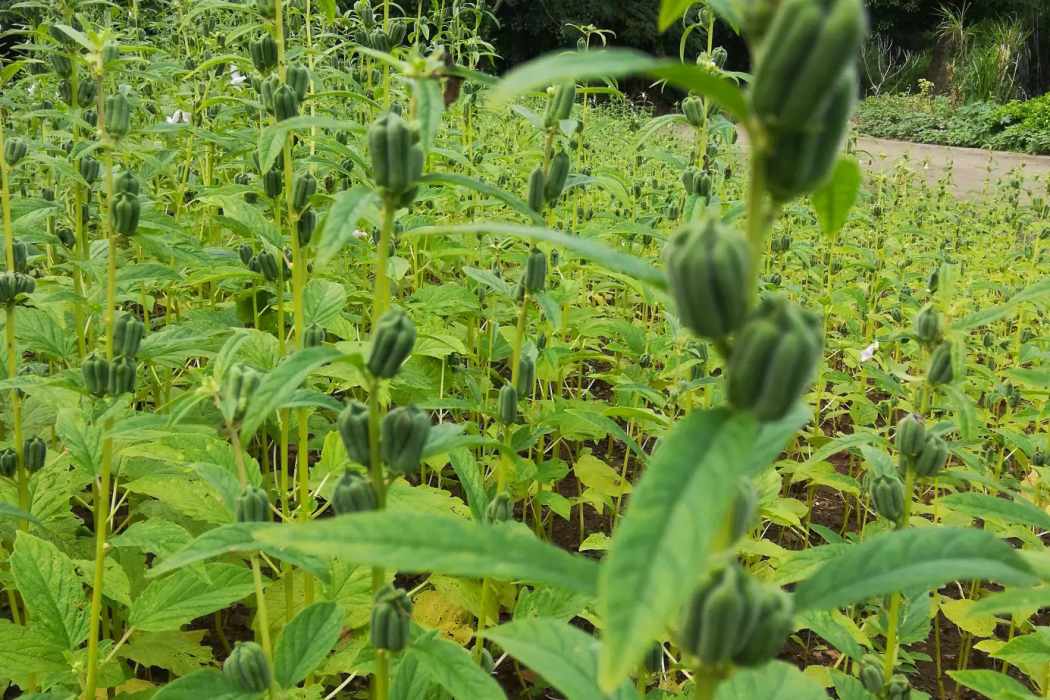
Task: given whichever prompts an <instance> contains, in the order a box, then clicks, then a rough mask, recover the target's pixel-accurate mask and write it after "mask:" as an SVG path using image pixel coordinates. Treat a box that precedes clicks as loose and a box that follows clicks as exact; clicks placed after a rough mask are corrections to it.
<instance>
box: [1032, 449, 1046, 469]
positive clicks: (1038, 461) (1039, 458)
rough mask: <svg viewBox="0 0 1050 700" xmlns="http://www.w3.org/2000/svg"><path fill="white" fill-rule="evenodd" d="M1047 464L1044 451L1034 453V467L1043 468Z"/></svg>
mask: <svg viewBox="0 0 1050 700" xmlns="http://www.w3.org/2000/svg"><path fill="white" fill-rule="evenodd" d="M1044 464H1046V453H1045V452H1043V451H1042V450H1036V451H1035V452H1033V453H1032V466H1033V467H1041V466H1043V465H1044Z"/></svg>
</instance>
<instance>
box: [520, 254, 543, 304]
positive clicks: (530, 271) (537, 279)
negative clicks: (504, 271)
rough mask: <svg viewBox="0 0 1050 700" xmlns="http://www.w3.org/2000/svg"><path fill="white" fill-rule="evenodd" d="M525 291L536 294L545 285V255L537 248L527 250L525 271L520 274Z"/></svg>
mask: <svg viewBox="0 0 1050 700" xmlns="http://www.w3.org/2000/svg"><path fill="white" fill-rule="evenodd" d="M522 282H523V284H524V286H525V291H526V292H528V293H529V294H538V293H540V292H542V291H543V290H544V288H546V286H547V256H546V255H544V254H543V251H542V250H540V249H539V248H533V249H532V250H530V251H529V257H528V258H527V259H526V260H525V272H524V274H523V275H522Z"/></svg>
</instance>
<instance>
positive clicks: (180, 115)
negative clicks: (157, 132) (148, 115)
mask: <svg viewBox="0 0 1050 700" xmlns="http://www.w3.org/2000/svg"><path fill="white" fill-rule="evenodd" d="M164 121H166V122H168V123H169V124H178V123H179V122H183V123H184V124H188V123H189V121H190V115H189V114H187V113H186V112H183V111H182V110H178V109H176V110H175V111H174V112H172V114H171V116H170V117H168V118H167V119H165V120H164Z"/></svg>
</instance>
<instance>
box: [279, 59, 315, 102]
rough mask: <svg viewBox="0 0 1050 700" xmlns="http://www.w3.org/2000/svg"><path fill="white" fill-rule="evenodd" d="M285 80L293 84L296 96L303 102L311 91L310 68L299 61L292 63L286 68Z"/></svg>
mask: <svg viewBox="0 0 1050 700" xmlns="http://www.w3.org/2000/svg"><path fill="white" fill-rule="evenodd" d="M284 82H286V83H288V84H289V85H291V86H292V89H293V90H295V96H296V98H297V99H298V100H299V101H300V102H302V101H303V100H305V99H306V95H307V93H309V92H310V69H309V68H307V67H306V66H304V65H301V64H298V63H290V64H288V67H287V68H285V72H284Z"/></svg>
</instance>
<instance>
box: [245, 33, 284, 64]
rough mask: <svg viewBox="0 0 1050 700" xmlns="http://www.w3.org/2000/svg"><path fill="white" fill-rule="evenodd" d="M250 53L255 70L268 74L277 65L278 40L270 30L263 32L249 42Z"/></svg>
mask: <svg viewBox="0 0 1050 700" xmlns="http://www.w3.org/2000/svg"><path fill="white" fill-rule="evenodd" d="M248 55H249V56H250V57H251V59H252V65H254V66H255V70H257V71H259V73H260V74H261V75H266V74H268V73H269V72H270V71H272V70H273V69H274V68H276V67H277V41H276V40H275V39H274V38H273V36H272V35H271V34H270V33H269V32H263V33H262V34H261V35H259V36H257V37H256V38H254V39H252V40H251V41H249V42H248Z"/></svg>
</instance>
